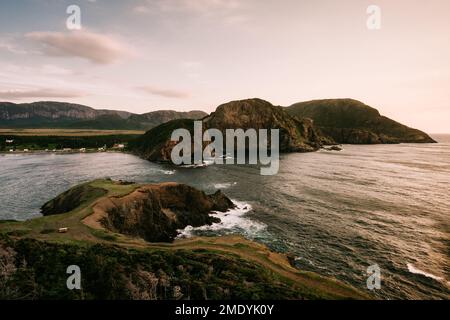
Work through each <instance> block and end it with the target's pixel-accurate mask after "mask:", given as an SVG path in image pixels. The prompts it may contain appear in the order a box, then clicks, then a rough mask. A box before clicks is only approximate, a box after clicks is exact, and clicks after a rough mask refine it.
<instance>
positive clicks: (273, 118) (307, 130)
mask: <svg viewBox="0 0 450 320" xmlns="http://www.w3.org/2000/svg"><path fill="white" fill-rule="evenodd" d="M203 122H204V126H205V128H216V129H219V130H221V131H222V132H224V133H225V130H226V129H244V130H247V129H250V128H253V129H256V130H258V129H279V130H280V151H281V152H308V151H314V150H317V149H318V148H319V147H320V146H321V145H322V142H323V141H322V139H321V137H320V136H319V134H318V133H317V132H316V131H315V130H314V127H313V124H312V121H310V120H309V119H299V118H297V117H292V116H290V115H289V114H287V113H286V112H285V111H284V110H283V108H282V107H278V106H273V105H272V104H271V103H270V102H267V101H264V100H261V99H248V100H240V101H232V102H229V103H225V104H222V105H220V106H219V107H217V109H216V111H215V112H213V113H212V114H211V115H210V116H208V117H206V118H205V119H204V120H203Z"/></svg>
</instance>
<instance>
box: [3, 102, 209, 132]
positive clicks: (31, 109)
mask: <svg viewBox="0 0 450 320" xmlns="http://www.w3.org/2000/svg"><path fill="white" fill-rule="evenodd" d="M206 115H207V113H206V112H203V111H199V110H193V111H187V112H181V111H175V110H157V111H151V112H147V113H143V114H135V113H131V112H128V111H119V110H108V109H94V108H92V107H89V106H85V105H81V104H74V103H66V102H56V101H38V102H32V103H20V104H16V103H12V102H0V127H7V128H71V129H135V130H148V129H151V128H152V127H154V126H157V125H159V124H161V123H164V122H167V121H169V120H173V119H179V118H191V117H192V118H193V119H197V118H203V117H204V116H206Z"/></svg>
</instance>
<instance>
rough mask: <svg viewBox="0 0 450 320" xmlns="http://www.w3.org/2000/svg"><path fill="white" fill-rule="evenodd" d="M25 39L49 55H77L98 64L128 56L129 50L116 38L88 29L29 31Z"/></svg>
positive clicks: (112, 61)
mask: <svg viewBox="0 0 450 320" xmlns="http://www.w3.org/2000/svg"><path fill="white" fill-rule="evenodd" d="M25 38H26V39H29V40H32V41H34V42H36V43H38V44H39V46H40V49H41V52H42V53H44V54H48V55H51V56H61V57H78V58H83V59H86V60H89V61H91V62H93V63H98V64H111V63H114V62H117V61H119V60H121V59H123V58H124V57H126V56H129V55H130V53H131V51H130V50H129V49H128V48H127V47H126V46H125V45H124V44H122V43H120V42H119V41H118V40H116V39H114V38H112V37H109V36H106V35H102V34H99V33H94V32H90V31H85V30H81V31H70V32H31V33H28V34H26V35H25Z"/></svg>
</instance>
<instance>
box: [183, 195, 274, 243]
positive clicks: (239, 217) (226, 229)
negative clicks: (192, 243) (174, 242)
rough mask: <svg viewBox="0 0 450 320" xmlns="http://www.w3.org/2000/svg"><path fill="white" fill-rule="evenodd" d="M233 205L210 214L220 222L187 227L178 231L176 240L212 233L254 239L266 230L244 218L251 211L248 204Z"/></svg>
mask: <svg viewBox="0 0 450 320" xmlns="http://www.w3.org/2000/svg"><path fill="white" fill-rule="evenodd" d="M233 203H234V204H235V205H236V208H234V209H230V210H228V211H226V212H216V211H214V212H212V213H211V215H212V216H214V217H217V218H219V219H220V222H218V223H213V224H212V225H210V226H208V225H205V226H201V227H197V228H194V227H192V226H187V227H186V228H184V229H180V230H178V233H179V234H178V237H177V238H189V237H192V236H195V235H201V234H202V233H208V232H212V233H214V234H231V233H240V234H244V235H245V236H248V237H254V236H256V234H257V233H259V232H260V231H262V230H264V229H266V227H267V226H266V225H265V224H264V223H261V222H258V221H254V220H252V219H250V218H248V217H246V216H245V215H246V213H248V212H249V211H251V210H252V206H251V205H250V204H248V203H244V202H240V201H235V200H233Z"/></svg>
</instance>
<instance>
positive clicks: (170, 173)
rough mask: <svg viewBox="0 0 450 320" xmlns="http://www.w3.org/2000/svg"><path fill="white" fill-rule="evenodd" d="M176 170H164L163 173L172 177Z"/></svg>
mask: <svg viewBox="0 0 450 320" xmlns="http://www.w3.org/2000/svg"><path fill="white" fill-rule="evenodd" d="M175 172H176V171H175V170H162V173H164V174H168V175H172V174H175Z"/></svg>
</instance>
